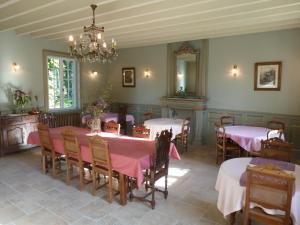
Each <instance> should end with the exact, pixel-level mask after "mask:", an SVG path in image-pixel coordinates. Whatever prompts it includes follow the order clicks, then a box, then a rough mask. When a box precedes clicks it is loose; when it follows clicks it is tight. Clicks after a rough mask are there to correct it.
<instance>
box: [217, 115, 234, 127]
mask: <svg viewBox="0 0 300 225" xmlns="http://www.w3.org/2000/svg"><path fill="white" fill-rule="evenodd" d="M220 122H221V126H234V125H235V124H234V117H233V116H222V117H221V118H220Z"/></svg>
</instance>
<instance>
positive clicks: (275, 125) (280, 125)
mask: <svg viewBox="0 0 300 225" xmlns="http://www.w3.org/2000/svg"><path fill="white" fill-rule="evenodd" d="M267 126H268V128H270V129H272V130H282V131H283V132H284V130H285V124H284V122H281V121H278V120H270V121H268V123H267Z"/></svg>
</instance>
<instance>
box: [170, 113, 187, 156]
mask: <svg viewBox="0 0 300 225" xmlns="http://www.w3.org/2000/svg"><path fill="white" fill-rule="evenodd" d="M190 129H191V118H190V117H188V118H186V119H184V120H183V123H182V128H181V133H180V134H177V135H176V136H175V140H174V141H175V145H176V146H177V144H178V142H180V144H181V145H182V146H183V149H184V151H186V152H187V151H188V136H189V133H190Z"/></svg>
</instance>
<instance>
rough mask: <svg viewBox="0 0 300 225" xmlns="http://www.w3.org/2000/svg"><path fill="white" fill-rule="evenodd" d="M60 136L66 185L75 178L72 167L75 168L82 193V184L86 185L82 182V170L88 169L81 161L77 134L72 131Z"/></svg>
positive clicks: (87, 164)
mask: <svg viewBox="0 0 300 225" xmlns="http://www.w3.org/2000/svg"><path fill="white" fill-rule="evenodd" d="M61 136H62V138H63V145H64V150H65V154H66V161H67V176H66V183H67V184H68V185H69V184H70V181H71V179H73V178H75V177H77V176H75V177H73V167H74V166H75V167H77V168H78V169H79V190H80V191H82V190H83V188H84V184H85V183H87V182H86V181H85V180H84V173H85V172H84V168H89V169H90V167H89V163H87V162H84V161H83V160H82V157H81V149H80V145H79V141H78V138H77V134H76V133H75V132H74V131H72V130H64V131H63V132H62V133H61Z"/></svg>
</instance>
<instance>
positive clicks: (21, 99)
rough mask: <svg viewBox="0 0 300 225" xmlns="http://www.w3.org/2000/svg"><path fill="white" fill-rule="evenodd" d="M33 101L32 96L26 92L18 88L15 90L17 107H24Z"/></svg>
mask: <svg viewBox="0 0 300 225" xmlns="http://www.w3.org/2000/svg"><path fill="white" fill-rule="evenodd" d="M30 102H31V96H30V95H28V94H26V93H25V92H23V91H21V90H19V89H17V90H15V91H14V104H15V105H16V107H17V108H24V106H25V105H26V104H28V103H30Z"/></svg>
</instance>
